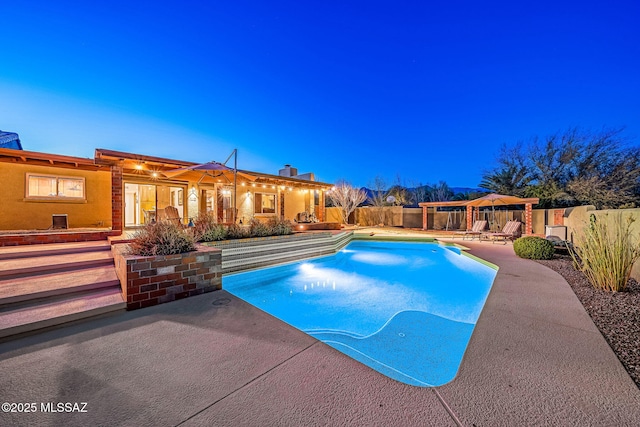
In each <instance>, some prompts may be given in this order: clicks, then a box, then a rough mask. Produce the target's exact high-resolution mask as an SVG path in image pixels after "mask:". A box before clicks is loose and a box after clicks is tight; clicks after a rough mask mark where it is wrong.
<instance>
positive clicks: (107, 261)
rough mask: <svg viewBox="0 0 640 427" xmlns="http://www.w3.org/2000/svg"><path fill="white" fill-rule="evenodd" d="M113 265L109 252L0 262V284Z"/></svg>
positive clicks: (55, 255)
mask: <svg viewBox="0 0 640 427" xmlns="http://www.w3.org/2000/svg"><path fill="white" fill-rule="evenodd" d="M105 265H113V256H112V255H111V251H104V250H101V251H91V252H80V253H71V254H53V255H46V256H37V257H28V258H19V259H5V260H0V283H1V282H2V281H4V280H10V279H17V278H20V277H28V276H37V275H42V274H50V273H56V272H61V271H72V270H79V269H86V268H91V267H99V266H105Z"/></svg>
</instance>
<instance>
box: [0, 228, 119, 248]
mask: <svg viewBox="0 0 640 427" xmlns="http://www.w3.org/2000/svg"><path fill="white" fill-rule="evenodd" d="M113 235H120V232H119V231H117V232H114V231H86V232H73V231H61V232H58V233H55V232H48V233H22V234H20V233H16V234H2V235H0V246H18V245H37V244H46V243H69V242H91V241H95V240H105V241H106V240H107V239H108V238H109V236H113Z"/></svg>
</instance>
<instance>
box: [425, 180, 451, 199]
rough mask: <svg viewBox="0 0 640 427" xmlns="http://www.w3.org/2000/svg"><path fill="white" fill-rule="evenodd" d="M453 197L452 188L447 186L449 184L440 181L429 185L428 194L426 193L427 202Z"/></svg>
mask: <svg viewBox="0 0 640 427" xmlns="http://www.w3.org/2000/svg"><path fill="white" fill-rule="evenodd" d="M452 198H453V190H451V188H449V185H448V184H447V183H446V182H444V181H440V182H438V183H437V184H434V185H430V186H429V194H428V195H427V201H429V202H446V201H448V200H451V199H452Z"/></svg>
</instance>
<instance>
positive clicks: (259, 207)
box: [254, 193, 276, 214]
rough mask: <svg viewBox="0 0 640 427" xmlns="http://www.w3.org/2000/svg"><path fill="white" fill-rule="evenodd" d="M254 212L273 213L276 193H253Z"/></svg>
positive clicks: (274, 211)
mask: <svg viewBox="0 0 640 427" xmlns="http://www.w3.org/2000/svg"><path fill="white" fill-rule="evenodd" d="M254 207H255V209H254V213H257V214H274V213H276V195H275V194H265V193H255V201H254Z"/></svg>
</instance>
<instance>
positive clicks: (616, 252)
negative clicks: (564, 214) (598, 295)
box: [570, 215, 640, 292]
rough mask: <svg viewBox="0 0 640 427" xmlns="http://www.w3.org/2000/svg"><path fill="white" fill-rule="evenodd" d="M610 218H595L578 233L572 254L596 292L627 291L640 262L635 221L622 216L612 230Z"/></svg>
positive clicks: (604, 216) (615, 221)
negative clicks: (608, 224)
mask: <svg viewBox="0 0 640 427" xmlns="http://www.w3.org/2000/svg"><path fill="white" fill-rule="evenodd" d="M606 218H607V215H603V217H601V218H600V219H596V216H595V215H591V218H590V220H589V224H588V225H586V226H585V227H584V229H583V230H582V231H579V232H577V233H576V236H575V237H576V241H575V245H574V247H573V249H572V250H570V253H571V256H572V257H573V260H574V265H577V266H578V269H579V270H581V271H582V272H583V273H584V274H585V276H587V279H589V281H590V282H591V284H592V285H593V286H594V287H595V288H596V289H602V290H606V291H613V292H617V291H622V290H624V289H625V288H626V287H627V283H628V282H629V278H630V277H631V269H632V268H633V264H634V263H635V262H636V261H637V260H638V259H639V258H640V244H639V242H638V237H637V236H634V235H632V232H631V224H632V223H633V222H634V221H635V218H633V217H632V216H629V217H627V219H626V221H623V220H622V215H618V216H617V217H615V218H613V222H612V223H610V224H611V226H610V227H608V226H607V221H606ZM625 223H626V224H625Z"/></svg>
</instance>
